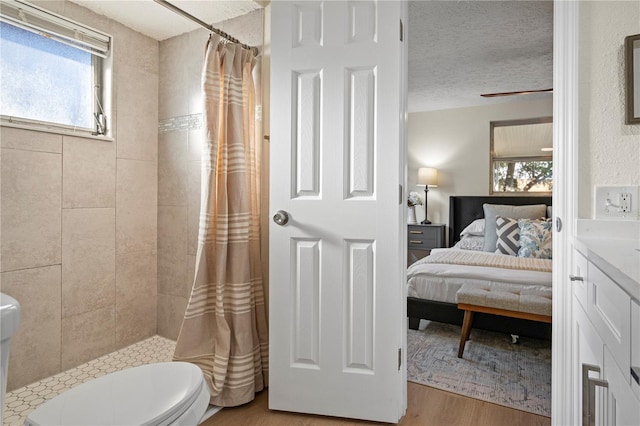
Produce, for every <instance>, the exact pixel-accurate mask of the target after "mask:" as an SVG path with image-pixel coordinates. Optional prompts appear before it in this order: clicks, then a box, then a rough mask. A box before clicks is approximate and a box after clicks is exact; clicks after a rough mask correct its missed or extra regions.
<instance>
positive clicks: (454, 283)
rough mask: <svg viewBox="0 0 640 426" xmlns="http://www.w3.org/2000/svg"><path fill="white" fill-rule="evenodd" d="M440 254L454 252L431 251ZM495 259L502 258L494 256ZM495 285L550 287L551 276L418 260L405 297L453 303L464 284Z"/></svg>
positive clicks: (543, 273) (409, 271) (534, 272)
mask: <svg viewBox="0 0 640 426" xmlns="http://www.w3.org/2000/svg"><path fill="white" fill-rule="evenodd" d="M442 250H456V249H454V248H451V249H433V250H432V251H431V253H432V254H436V253H438V252H439V251H442ZM484 253H486V252H484ZM496 256H501V255H500V254H496ZM425 259H426V258H425ZM496 282H499V283H509V284H523V285H543V286H549V287H550V286H551V272H539V271H528V270H520V269H505V268H490V267H484V266H468V265H451V264H438V263H424V262H423V261H420V260H419V261H417V262H416V263H414V264H413V265H411V266H410V267H409V269H408V270H407V285H408V291H407V295H408V296H409V297H417V298H420V299H428V300H436V301H440V302H448V303H456V293H457V292H458V290H459V289H460V287H462V285H463V284H466V283H476V284H480V283H496Z"/></svg>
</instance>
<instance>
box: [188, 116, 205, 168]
mask: <svg viewBox="0 0 640 426" xmlns="http://www.w3.org/2000/svg"><path fill="white" fill-rule="evenodd" d="M202 124H203V125H204V122H203V123H202ZM205 134H206V133H205V129H204V127H202V128H200V129H194V130H189V156H188V160H189V161H200V160H202V151H203V149H204V146H205V142H204V140H205Z"/></svg>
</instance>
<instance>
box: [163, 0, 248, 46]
mask: <svg viewBox="0 0 640 426" xmlns="http://www.w3.org/2000/svg"><path fill="white" fill-rule="evenodd" d="M153 1H155V2H156V3H158V4H159V5H162V6H164V7H166V8H167V9H169V10H170V11H172V12H174V13H177V14H178V15H181V16H183V17H185V18H187V19H190V20H192V21H193V22H195V23H196V24H198V25H200V26H201V27H204V28H206V29H208V30H209V31H212V32H214V33H216V34H218V35H219V36H220V37H223V38H225V39H227V40H229V41H231V42H233V43H238V44H239V45H240V46H242V47H243V48H244V49H247V50H251V51H253V54H254V55H256V56H258V48H257V47H255V46H249V45H248V44H244V43H242V42H241V41H240V40H238V39H237V38H235V37H233V36H231V35H229V34H227V33H225V32H224V31H221V30H219V29H217V28H215V27H214V26H213V25H209V24H207V23H206V22H204V21H202V20H200V19H198V18H196V17H195V16H193V15H192V14H190V13H188V12H185V11H184V10H182V9H180V8H179V7H178V6H174V5H173V4H171V3H169V2H168V1H166V0H153Z"/></svg>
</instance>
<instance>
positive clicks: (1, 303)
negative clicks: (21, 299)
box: [0, 293, 20, 415]
mask: <svg viewBox="0 0 640 426" xmlns="http://www.w3.org/2000/svg"><path fill="white" fill-rule="evenodd" d="M18 325H20V304H19V303H18V301H17V300H16V299H14V298H13V297H11V296H9V295H6V294H4V293H0V363H1V364H2V370H0V381H1V382H2V393H0V412H1V410H2V409H3V408H4V394H5V391H6V390H7V369H8V368H9V347H10V346H11V338H12V337H13V335H14V334H16V331H18ZM0 415H1V414H0Z"/></svg>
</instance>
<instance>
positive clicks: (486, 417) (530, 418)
mask: <svg viewBox="0 0 640 426" xmlns="http://www.w3.org/2000/svg"><path fill="white" fill-rule="evenodd" d="M407 386H408V390H407V392H408V393H407V403H408V408H407V414H406V415H405V416H404V417H403V418H402V420H401V421H400V425H402V426H418V425H419V426H441V425H442V426H444V425H446V426H458V425H459V426H467V425H468V426H472V425H474V426H476V425H486V426H502V425H504V426H519V425H522V426H525V425H526V426H548V425H550V424H551V419H550V418H548V417H545V416H539V415H536V414H531V413H526V412H524V411H520V410H514V409H512V408H508V407H503V406H501V405H495V404H491V403H488V402H484V401H480V400H478V399H473V398H468V397H465V396H461V395H456V394H452V393H449V392H445V391H441V390H439V389H435V388H431V387H428V386H423V385H419V384H417V383H411V382H409V383H407ZM268 407H269V397H268V391H263V392H260V393H259V394H258V395H257V396H256V399H255V400H254V401H253V402H251V403H249V404H246V405H243V406H240V407H235V408H225V409H223V410H222V411H220V412H219V413H217V414H216V415H214V416H213V417H212V418H210V419H209V420H208V421H206V422H205V423H204V425H205V426H217V425H225V426H227V425H229V426H236V425H237V426H244V425H256V426H282V425H287V426H288V425H292V426H352V425H353V426H356V425H373V424H377V423H374V422H365V421H355V420H348V419H340V418H335V417H324V416H314V415H309V414H295V413H285V412H281V411H271V410H269V408H268Z"/></svg>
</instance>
